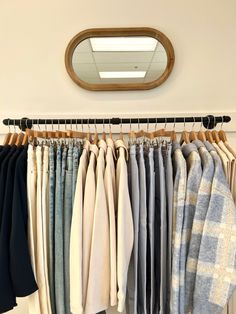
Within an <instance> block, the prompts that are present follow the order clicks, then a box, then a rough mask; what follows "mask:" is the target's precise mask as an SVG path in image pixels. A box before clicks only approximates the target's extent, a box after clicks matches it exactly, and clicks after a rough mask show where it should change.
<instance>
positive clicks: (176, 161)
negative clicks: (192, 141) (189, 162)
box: [170, 143, 187, 314]
mask: <svg viewBox="0 0 236 314" xmlns="http://www.w3.org/2000/svg"><path fill="white" fill-rule="evenodd" d="M172 159H173V169H174V173H175V176H174V195H173V242H172V243H173V248H172V278H171V303H170V308H171V313H176V314H178V313H179V295H180V288H179V287H180V267H179V266H180V247H181V235H182V226H183V217H184V216H183V214H184V203H185V194H186V181H187V169H186V161H185V159H184V157H183V154H182V151H181V149H180V145H179V144H178V143H173V156H172Z"/></svg>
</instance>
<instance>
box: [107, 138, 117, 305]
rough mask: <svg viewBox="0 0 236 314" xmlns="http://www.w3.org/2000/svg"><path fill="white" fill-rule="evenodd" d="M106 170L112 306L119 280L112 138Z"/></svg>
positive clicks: (108, 143) (115, 298)
mask: <svg viewBox="0 0 236 314" xmlns="http://www.w3.org/2000/svg"><path fill="white" fill-rule="evenodd" d="M106 143H107V154H106V168H105V174H104V183H105V191H106V200H107V206H108V213H109V238H110V305H111V306H114V305H116V304H117V278H116V206H115V204H116V171H115V163H114V159H115V158H116V157H115V146H114V142H113V140H112V139H111V138H107V140H106Z"/></svg>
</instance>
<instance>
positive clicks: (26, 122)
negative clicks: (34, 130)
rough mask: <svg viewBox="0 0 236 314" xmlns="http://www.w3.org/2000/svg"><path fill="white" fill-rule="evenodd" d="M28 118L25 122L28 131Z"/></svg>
mask: <svg viewBox="0 0 236 314" xmlns="http://www.w3.org/2000/svg"><path fill="white" fill-rule="evenodd" d="M28 120H29V119H28V118H27V119H26V120H25V125H26V129H28V128H29V127H28Z"/></svg>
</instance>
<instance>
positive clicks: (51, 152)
mask: <svg viewBox="0 0 236 314" xmlns="http://www.w3.org/2000/svg"><path fill="white" fill-rule="evenodd" d="M54 218H55V148H54V146H53V145H51V146H50V147H49V217H48V248H49V252H48V257H49V261H48V278H49V287H50V300H51V310H52V314H55V313H56V305H55V276H54V244H55V241H54V239H55V238H54Z"/></svg>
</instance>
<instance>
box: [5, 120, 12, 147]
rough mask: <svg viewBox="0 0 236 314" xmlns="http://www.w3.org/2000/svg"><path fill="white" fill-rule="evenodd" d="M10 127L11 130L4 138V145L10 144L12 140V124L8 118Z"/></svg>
mask: <svg viewBox="0 0 236 314" xmlns="http://www.w3.org/2000/svg"><path fill="white" fill-rule="evenodd" d="M8 128H9V132H8V133H7V134H6V135H5V137H4V140H3V145H8V144H9V142H10V138H11V135H12V133H11V130H10V126H9V120H8Z"/></svg>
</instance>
